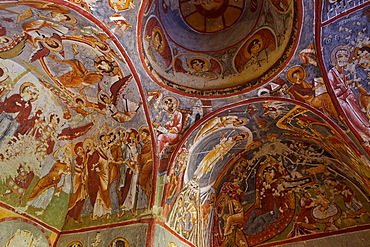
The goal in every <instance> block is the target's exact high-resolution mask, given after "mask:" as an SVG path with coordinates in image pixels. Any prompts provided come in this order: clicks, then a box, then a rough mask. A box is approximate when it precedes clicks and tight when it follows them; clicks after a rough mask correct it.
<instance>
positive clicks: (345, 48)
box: [330, 45, 351, 66]
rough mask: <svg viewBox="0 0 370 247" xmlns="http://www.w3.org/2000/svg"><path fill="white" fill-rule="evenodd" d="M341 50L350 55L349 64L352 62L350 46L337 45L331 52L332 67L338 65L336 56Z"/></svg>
mask: <svg viewBox="0 0 370 247" xmlns="http://www.w3.org/2000/svg"><path fill="white" fill-rule="evenodd" d="M339 50H345V51H347V53H348V60H349V62H350V60H351V50H350V49H349V47H348V46H346V45H337V46H336V47H334V48H333V50H331V52H330V62H331V64H332V65H334V66H335V65H337V62H336V60H337V59H336V57H335V55H336V54H337V52H338V51H339Z"/></svg>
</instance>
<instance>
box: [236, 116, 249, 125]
mask: <svg viewBox="0 0 370 247" xmlns="http://www.w3.org/2000/svg"><path fill="white" fill-rule="evenodd" d="M238 120H239V121H240V123H235V124H234V126H235V127H241V126H244V125H246V124H247V123H249V120H248V119H247V118H244V117H243V118H238Z"/></svg>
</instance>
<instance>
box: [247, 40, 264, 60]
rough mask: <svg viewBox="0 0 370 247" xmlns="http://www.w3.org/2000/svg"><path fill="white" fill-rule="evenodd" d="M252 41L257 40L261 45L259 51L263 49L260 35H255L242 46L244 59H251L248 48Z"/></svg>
mask: <svg viewBox="0 0 370 247" xmlns="http://www.w3.org/2000/svg"><path fill="white" fill-rule="evenodd" d="M254 40H258V41H259V43H260V44H261V47H260V48H261V51H262V50H263V49H264V48H263V40H262V37H261V35H260V34H255V35H253V36H252V37H251V38H250V39H249V40H248V41H247V43H245V44H244V46H243V55H244V56H245V57H246V58H251V57H252V55H251V54H250V53H249V52H248V47H249V45H250V44H251V43H252V41H254Z"/></svg>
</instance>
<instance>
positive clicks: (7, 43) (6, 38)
mask: <svg viewBox="0 0 370 247" xmlns="http://www.w3.org/2000/svg"><path fill="white" fill-rule="evenodd" d="M1 37H2V38H3V39H5V40H6V41H5V42H1V43H0V45H4V46H8V45H10V44H11V43H12V42H13V38H11V37H9V36H6V35H2V36H1Z"/></svg>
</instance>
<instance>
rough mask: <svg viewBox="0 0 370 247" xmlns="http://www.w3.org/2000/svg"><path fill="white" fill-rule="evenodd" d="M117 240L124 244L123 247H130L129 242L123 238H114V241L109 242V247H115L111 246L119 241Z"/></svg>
mask: <svg viewBox="0 0 370 247" xmlns="http://www.w3.org/2000/svg"><path fill="white" fill-rule="evenodd" d="M119 240H121V241H123V242H125V246H130V244H129V242H128V241H127V240H126V239H125V238H122V237H119V238H115V239H113V240H112V242H110V244H109V247H113V246H115V245H113V244H115V243H116V242H117V241H119Z"/></svg>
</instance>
